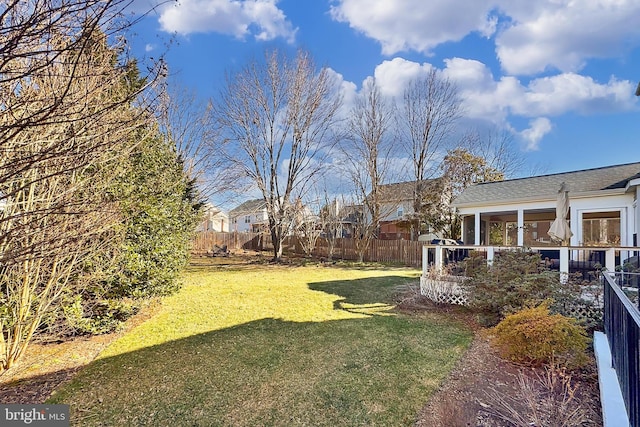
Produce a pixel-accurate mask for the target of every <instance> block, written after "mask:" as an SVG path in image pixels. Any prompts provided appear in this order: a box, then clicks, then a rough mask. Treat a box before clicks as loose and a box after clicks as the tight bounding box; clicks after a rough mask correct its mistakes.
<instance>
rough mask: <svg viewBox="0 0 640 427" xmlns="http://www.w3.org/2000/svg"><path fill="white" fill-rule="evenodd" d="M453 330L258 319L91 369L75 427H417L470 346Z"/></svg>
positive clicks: (70, 392) (74, 395)
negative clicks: (424, 408)
mask: <svg viewBox="0 0 640 427" xmlns="http://www.w3.org/2000/svg"><path fill="white" fill-rule="evenodd" d="M470 338H471V337H470V334H469V333H468V331H465V330H461V329H460V328H459V327H458V326H455V325H453V324H450V325H444V326H443V325H442V324H438V325H437V326H436V327H432V326H430V325H427V324H425V322H423V321H415V320H412V319H407V318H402V317H396V316H375V317H368V318H359V319H348V320H341V321H325V322H289V321H282V320H278V319H273V318H267V319H260V320H256V321H252V322H248V323H245V324H241V325H237V326H233V327H230V328H226V329H222V330H217V331H211V332H207V333H202V334H198V335H193V336H190V337H187V338H183V339H178V340H174V341H169V342H166V343H163V344H159V345H155V346H151V347H147V348H143V349H139V350H135V351H132V352H128V353H123V354H119V355H115V356H112V357H106V358H104V359H99V360H96V361H94V362H92V363H90V364H89V365H88V366H87V367H86V368H85V369H83V370H82V371H81V372H80V373H79V374H78V375H77V376H76V378H75V379H74V380H73V381H72V382H71V383H70V384H68V385H66V386H65V387H63V388H62V389H61V390H60V391H59V392H58V393H57V394H55V395H54V396H53V397H52V398H51V399H50V400H49V401H48V403H62V404H69V405H71V412H72V424H73V425H234V426H250V425H251V426H253V425H296V424H297V425H303V424H306V425H309V424H310V425H315V426H324V425H326V426H329V425H331V426H334V425H354V426H355V425H398V426H400V425H411V424H412V423H413V422H414V421H415V416H416V414H417V412H418V411H419V409H420V407H421V406H422V404H423V403H424V402H425V401H426V400H427V399H428V396H429V395H430V394H431V393H432V392H433V391H434V390H435V389H436V388H437V386H438V385H439V384H440V382H441V380H442V379H443V378H444V377H445V376H446V375H447V374H448V372H449V370H450V369H451V368H452V367H453V366H454V363H455V362H456V360H457V359H458V358H459V357H460V355H461V354H462V352H463V350H464V348H465V347H466V346H467V345H468V343H469V341H470Z"/></svg>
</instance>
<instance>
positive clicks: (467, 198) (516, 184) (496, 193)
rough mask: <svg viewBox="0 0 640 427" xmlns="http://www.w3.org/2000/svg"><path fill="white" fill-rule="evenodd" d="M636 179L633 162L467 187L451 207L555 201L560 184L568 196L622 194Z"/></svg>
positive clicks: (636, 167)
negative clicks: (565, 189)
mask: <svg viewBox="0 0 640 427" xmlns="http://www.w3.org/2000/svg"><path fill="white" fill-rule="evenodd" d="M639 175H640V162H637V163H628V164H624V165H615V166H606V167H601V168H595V169H586V170H579V171H574V172H563V173H556V174H551V175H541V176H534V177H530V178H519V179H510V180H505V181H497V182H485V183H479V184H473V185H471V186H469V187H467V188H466V189H465V190H464V191H463V192H462V193H461V194H460V195H459V196H458V197H457V198H456V199H455V201H454V202H453V206H456V207H464V206H471V205H479V204H486V203H496V202H498V203H500V202H502V203H507V202H515V201H524V200H535V199H539V200H543V199H555V198H556V197H557V195H558V190H559V189H560V185H562V183H563V182H564V183H566V184H567V188H568V190H569V194H570V195H571V194H574V195H575V194H589V193H593V194H595V193H597V192H600V193H602V192H607V191H609V192H622V191H624V189H625V188H626V186H627V184H628V183H629V181H630V180H631V179H633V178H634V177H637V176H639Z"/></svg>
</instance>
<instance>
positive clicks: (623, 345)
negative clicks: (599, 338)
mask: <svg viewBox="0 0 640 427" xmlns="http://www.w3.org/2000/svg"><path fill="white" fill-rule="evenodd" d="M602 277H603V282H604V283H603V285H604V332H605V334H606V335H607V339H608V341H609V347H610V349H611V359H612V363H613V368H614V369H615V370H616V374H617V375H618V382H619V383H620V389H621V391H622V397H623V399H624V403H625V406H626V408H627V415H628V416H629V422H630V424H631V425H632V426H634V427H639V426H640V390H639V388H640V387H639V385H640V376H639V375H640V311H638V308H637V307H636V305H635V304H634V303H632V302H631V300H630V299H629V298H628V297H627V295H626V293H625V292H633V289H627V290H626V291H625V289H624V286H625V284H624V281H625V279H626V278H625V277H623V276H622V275H620V274H617V275H614V274H611V273H606V274H603V275H602ZM627 278H628V277H627ZM621 285H622V286H621ZM635 292H636V294H637V292H638V291H637V288H635Z"/></svg>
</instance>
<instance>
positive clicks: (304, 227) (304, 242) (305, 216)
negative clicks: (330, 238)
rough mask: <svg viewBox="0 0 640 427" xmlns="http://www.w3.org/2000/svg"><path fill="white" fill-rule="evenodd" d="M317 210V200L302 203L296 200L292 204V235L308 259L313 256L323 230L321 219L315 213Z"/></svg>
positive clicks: (300, 200)
mask: <svg viewBox="0 0 640 427" xmlns="http://www.w3.org/2000/svg"><path fill="white" fill-rule="evenodd" d="M319 209H320V206H319V205H318V199H315V200H311V201H309V202H307V203H303V202H302V199H300V198H298V199H297V200H296V202H295V203H294V204H293V234H294V236H295V237H296V238H297V240H298V243H299V244H300V246H301V247H302V250H303V252H304V254H305V255H306V256H308V257H310V256H311V255H313V251H314V250H315V248H316V244H317V243H318V238H319V237H320V235H321V234H322V230H323V225H324V224H323V218H322V217H321V216H320V215H318V214H317V213H315V212H318V211H319ZM314 211H315V212H314Z"/></svg>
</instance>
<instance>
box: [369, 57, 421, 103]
mask: <svg viewBox="0 0 640 427" xmlns="http://www.w3.org/2000/svg"><path fill="white" fill-rule="evenodd" d="M431 68H432V65H431V64H428V63H424V64H418V63H417V62H413V61H408V60H406V59H403V58H393V59H392V60H390V61H383V62H382V63H381V64H380V65H378V66H377V67H376V69H375V71H374V76H375V78H376V83H377V84H378V86H379V87H380V92H381V93H382V94H383V95H385V96H395V97H398V96H400V97H401V96H402V93H403V91H404V88H405V87H406V86H407V84H408V83H409V82H410V81H411V80H413V79H415V78H416V77H418V76H420V75H426V74H427V73H428V72H429V70H431Z"/></svg>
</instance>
